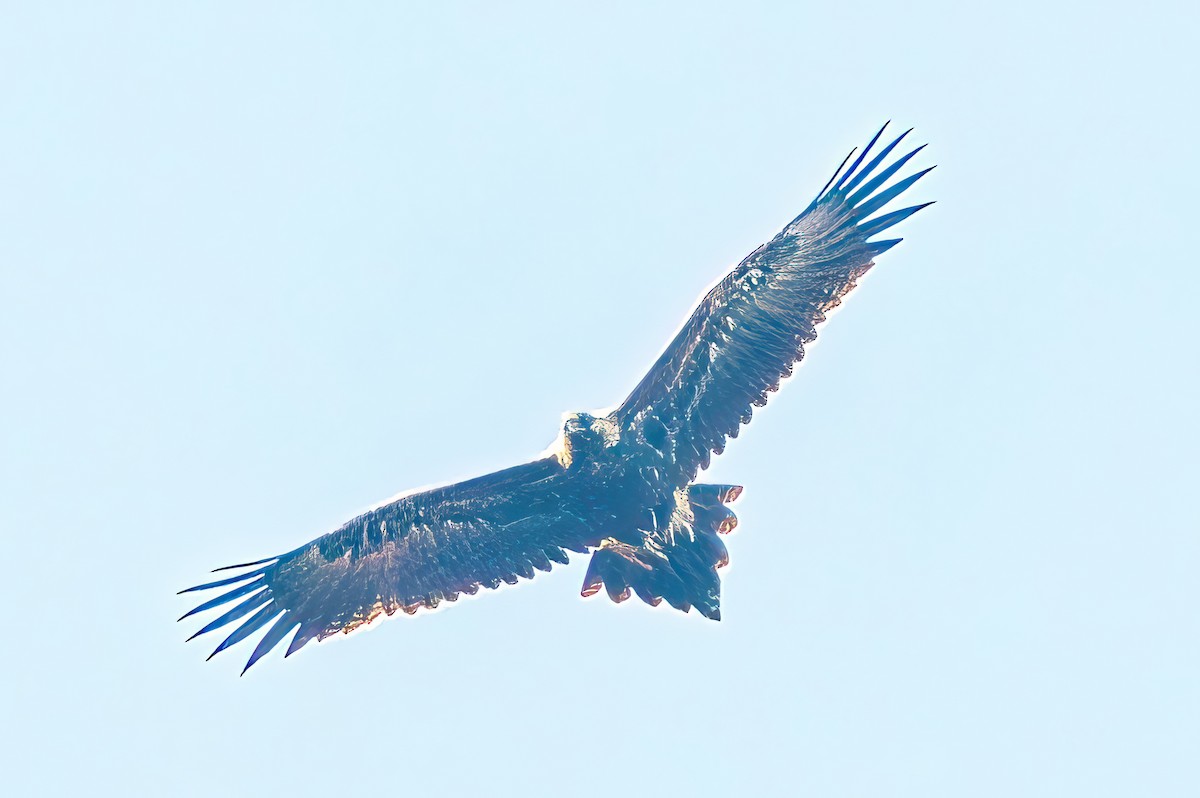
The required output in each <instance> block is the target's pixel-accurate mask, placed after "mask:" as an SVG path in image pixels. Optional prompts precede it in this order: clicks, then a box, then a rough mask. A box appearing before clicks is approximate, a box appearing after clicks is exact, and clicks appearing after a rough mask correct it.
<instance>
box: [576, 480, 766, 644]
mask: <svg viewBox="0 0 1200 798" xmlns="http://www.w3.org/2000/svg"><path fill="white" fill-rule="evenodd" d="M741 492H742V488H741V486H738V485H692V486H690V487H689V488H688V490H687V495H686V502H682V503H680V504H679V505H677V508H676V511H675V512H674V513H672V515H671V518H670V521H669V522H668V523H667V524H665V525H664V527H663V528H662V529H659V530H655V531H652V532H650V533H649V534H648V535H647V536H646V539H645V540H644V541H643V542H642V543H641V544H637V545H635V544H631V543H626V542H622V541H619V540H616V539H615V538H607V539H605V540H604V541H602V542H601V544H600V548H599V549H597V550H596V551H595V553H593V554H592V560H591V563H589V565H588V570H587V575H586V576H585V577H584V580H583V589H582V591H581V593H582V595H584V596H592V595H595V594H596V593H599V592H600V588H601V587H603V588H604V589H605V591H606V592H607V593H608V597H609V598H610V599H612V600H613V601H615V602H618V603H620V602H622V601H625V600H626V599H628V598H629V597H630V595H632V594H635V593H636V594H637V596H638V598H640V599H641V600H642V601H644V602H646V603H647V604H650V605H651V606H658V605H659V604H660V603H662V602H663V601H666V602H667V603H668V604H670V605H671V606H672V607H674V608H675V609H677V610H680V611H682V612H687V611H689V610H690V609H691V608H693V607H695V608H696V611H697V612H699V613H700V614H701V615H703V616H704V617H706V618H711V619H712V620H714V621H719V620H720V619H721V579H720V577H719V576H718V575H717V569H718V568H723V567H725V566H726V565H728V564H729V551H728V550H727V549H726V548H725V544H724V543H723V542H722V541H721V539H720V537H719V536H720V535H722V534H726V533H728V532H731V531H732V530H733V529H734V527H736V526H737V516H735V515H734V514H733V511H732V510H730V509H729V508H728V507H726V506H725V503H726V502H731V501H733V500H734V499H736V498H737V497H738V496H739V495H740V494H741Z"/></svg>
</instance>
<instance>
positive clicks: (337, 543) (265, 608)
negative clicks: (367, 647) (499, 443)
mask: <svg viewBox="0 0 1200 798" xmlns="http://www.w3.org/2000/svg"><path fill="white" fill-rule="evenodd" d="M885 127H886V126H885ZM882 132H883V131H882V130H881V131H880V133H879V134H876V136H875V138H874V139H872V141H871V143H870V144H868V145H867V147H866V149H864V151H863V153H862V154H861V155H860V156H859V157H858V160H856V161H855V163H854V164H853V165H852V166H851V167H850V169H849V170H847V171H846V173H845V174H844V175H842V176H841V178H840V180H839V179H838V176H839V175H840V174H841V168H839V170H838V172H837V173H835V174H834V177H833V178H832V179H831V180H830V182H829V183H828V184H827V185H826V187H825V189H823V190H822V192H821V193H820V194H819V195H818V197H817V199H816V200H814V201H813V203H812V204H811V205H810V206H809V208H808V209H806V210H805V212H804V213H802V214H801V215H800V216H799V217H797V218H796V219H795V220H793V221H792V222H791V224H789V225H788V226H787V227H785V228H784V230H783V231H782V232H780V233H779V235H777V236H776V237H775V238H774V239H772V240H771V241H770V242H768V243H767V244H764V245H763V246H762V247H759V248H758V249H757V250H755V251H754V252H753V253H751V254H750V255H749V256H748V257H747V258H746V259H745V260H743V261H742V262H741V263H740V264H739V265H738V266H737V267H736V268H735V269H734V270H733V271H732V272H730V273H729V274H728V275H727V276H726V277H725V278H724V279H723V280H721V281H720V282H719V283H718V284H717V285H716V286H715V287H714V288H713V289H712V290H711V291H709V292H708V294H707V295H706V296H705V297H704V298H703V299H702V300H701V302H700V305H699V307H697V309H696V310H695V312H694V313H693V314H692V316H691V317H690V318H689V320H688V321H687V323H686V324H685V325H684V326H683V328H682V329H681V330H680V332H679V333H678V335H677V336H676V337H675V339H674V340H673V341H672V342H671V343H670V344H669V345H668V347H667V349H666V351H665V352H664V353H663V355H662V357H660V358H659V360H658V361H657V362H656V363H655V364H654V366H653V367H652V368H651V369H650V372H649V373H648V374H647V375H646V376H645V378H644V379H643V380H642V381H641V382H640V383H639V384H638V386H637V387H636V388H635V389H634V390H633V392H632V393H631V394H630V395H629V397H628V398H627V399H626V400H625V401H624V402H623V403H622V404H621V405H620V406H619V407H618V408H617V409H616V410H614V411H613V412H612V413H609V414H608V415H605V416H601V417H595V416H591V415H588V414H586V413H576V414H573V415H570V416H568V417H567V420H566V423H565V424H564V426H563V430H562V435H561V438H560V445H559V447H558V448H557V450H556V451H553V452H552V453H550V454H549V455H548V456H547V457H545V458H543V459H540V460H535V461H533V462H530V463H525V464H524V465H519V466H515V467H513V468H509V469H506V470H504V471H499V472H496V473H494V474H489V475H487V476H483V477H479V478H477V479H472V480H468V481H466V482H461V483H458V484H455V485H449V486H446V487H441V488H434V489H432V490H427V491H423V492H420V493H414V494H412V495H408V496H404V497H402V498H399V499H396V500H393V501H391V502H389V503H387V504H384V505H382V506H380V507H377V508H376V509H374V510H371V511H369V512H367V513H365V514H363V515H361V516H359V517H358V518H355V519H354V520H352V521H350V522H349V523H347V524H345V525H344V526H343V527H341V528H340V529H338V530H336V531H334V532H331V533H329V534H328V535H324V536H323V537H320V538H317V539H316V540H314V541H311V542H310V543H307V544H305V545H304V546H301V547H300V548H298V549H295V550H294V551H291V552H288V553H287V554H283V555H280V556H278V557H273V558H269V559H267V560H262V561H260V562H256V563H248V564H246V565H244V566H231V567H233V568H246V569H249V570H244V571H242V572H241V573H239V574H238V575H237V576H233V577H230V578H227V579H221V580H218V581H216V582H211V583H208V584H206V585H199V586H197V587H195V588H190V589H189V590H205V589H209V588H216V587H226V586H229V587H230V589H229V590H228V591H227V592H225V593H223V594H222V595H220V596H218V597H217V598H215V599H213V600H211V601H209V602H206V603H205V604H202V605H201V606H199V607H197V608H196V609H194V610H192V611H191V612H189V613H188V615H191V614H193V613H196V612H201V611H203V610H208V609H212V608H214V607H217V606H221V605H223V604H226V603H228V602H231V601H234V600H235V599H243V600H242V601H241V603H239V604H237V605H236V606H235V607H234V608H233V609H232V610H229V611H227V612H225V613H224V614H223V615H221V616H220V617H218V618H216V619H214V620H213V621H212V622H210V623H209V624H208V625H206V626H205V627H204V628H203V629H201V630H200V631H199V632H197V633H196V634H197V635H199V634H203V633H205V632H208V631H211V630H213V629H217V628H220V627H222V626H225V625H226V624H229V623H232V622H233V621H238V620H242V619H243V618H245V620H244V621H242V623H241V625H240V626H239V627H238V628H237V629H236V630H235V631H234V632H233V634H231V635H230V636H229V637H228V638H227V639H226V640H225V641H224V642H223V643H222V644H221V645H220V646H219V647H218V648H217V650H216V651H214V652H213V653H214V654H216V653H217V652H219V651H221V650H223V649H225V648H227V647H228V646H230V645H233V644H234V643H237V642H239V641H241V640H243V639H245V638H246V637H248V636H249V635H250V634H252V633H254V632H255V631H257V630H259V629H261V628H263V627H264V626H266V625H267V624H268V623H269V622H270V621H272V620H273V619H276V618H278V619H277V620H275V623H274V625H272V626H271V627H270V629H269V630H268V631H267V633H266V635H264V637H263V638H262V640H261V641H260V642H259V644H258V646H257V647H256V648H255V650H254V652H253V654H252V655H251V657H250V660H249V662H248V663H247V665H246V668H249V667H250V666H251V665H253V664H254V662H256V661H257V660H258V659H259V658H260V657H261V656H262V655H263V654H265V653H266V652H267V651H269V650H270V649H271V648H273V647H274V646H275V645H277V644H278V643H279V642H280V641H282V640H283V638H284V637H286V636H287V635H288V634H289V633H291V632H292V631H293V630H296V629H297V627H298V630H297V631H296V635H295V637H294V638H293V640H292V642H291V645H290V646H289V647H288V650H287V653H288V654H290V653H292V652H293V651H296V650H297V649H299V648H300V647H302V646H303V645H304V644H305V643H307V642H308V641H309V640H311V639H312V638H314V637H316V638H318V639H321V638H324V637H327V636H328V635H331V634H334V633H336V632H339V631H340V632H350V631H351V630H353V629H355V628H356V627H358V626H360V625H362V624H364V623H369V622H370V621H371V620H373V619H374V618H375V617H377V616H378V615H380V614H386V615H392V614H393V613H394V612H395V611H396V610H404V611H406V612H409V613H412V612H415V611H416V610H417V609H418V608H420V607H436V606H437V605H438V604H439V603H441V602H443V601H454V600H455V599H457V598H458V596H459V595H460V594H462V593H467V594H474V593H475V592H477V591H478V589H479V587H480V586H483V587H488V588H495V587H498V586H499V585H500V583H501V582H507V583H509V584H514V583H516V582H517V580H518V578H520V577H525V578H532V577H533V575H534V573H535V572H536V571H537V570H543V571H548V570H550V568H551V566H552V563H555V562H558V563H565V562H567V555H566V553H565V551H576V552H583V553H586V552H592V560H591V564H590V566H589V568H588V571H587V575H586V577H585V579H584V586H583V594H584V595H585V596H586V595H591V594H593V593H595V592H597V591H599V589H600V587H601V586H602V585H603V586H604V587H605V588H606V589H607V592H608V594H609V596H610V597H611V598H612V599H613V600H614V601H623V600H624V599H626V598H628V597H629V595H630V594H631V591H632V592H636V593H637V594H638V596H639V597H640V598H642V599H643V600H645V601H647V602H649V603H652V604H658V603H659V602H660V601H663V600H665V601H667V602H668V603H669V604H670V605H671V606H673V607H676V608H677V609H680V610H684V611H687V610H688V609H690V608H691V607H695V608H696V609H697V610H698V611H699V612H700V613H701V614H703V615H704V616H706V617H708V618H713V619H719V618H720V580H719V578H718V576H717V573H716V571H717V568H719V567H721V566H722V565H725V564H726V563H727V562H728V556H727V553H726V550H725V546H724V544H723V543H722V542H721V540H720V539H719V537H718V533H721V532H728V531H729V530H731V529H732V528H733V527H734V526H735V525H736V519H735V518H734V516H733V513H732V512H730V511H729V510H728V509H727V508H726V506H725V504H726V503H727V502H730V501H732V500H733V499H735V498H737V495H738V494H739V493H740V492H741V488H740V487H736V486H727V485H704V484H697V483H695V482H694V480H695V478H696V475H697V473H698V472H699V471H700V470H701V469H703V468H705V467H707V466H708V464H709V459H710V457H711V455H712V454H714V453H715V454H720V453H721V452H722V451H723V449H724V446H725V442H726V439H727V438H728V437H736V435H737V433H738V429H739V428H740V426H741V425H742V424H746V423H749V421H750V418H751V414H752V411H753V407H754V406H761V405H763V404H765V403H766V400H767V395H768V393H769V392H771V391H774V390H776V389H777V388H778V387H779V383H780V380H781V379H782V378H784V377H786V376H789V375H790V374H791V373H792V367H793V364H794V363H796V362H797V361H799V360H800V359H801V358H802V357H803V356H804V346H805V344H807V343H809V342H810V341H812V340H813V339H814V338H815V337H816V326H817V325H818V324H819V323H821V322H822V321H824V320H825V315H826V313H828V312H829V311H830V310H831V309H833V308H834V307H836V306H837V305H838V304H840V302H841V299H842V297H844V296H845V295H846V294H847V293H848V292H849V291H850V290H852V289H853V288H854V286H855V281H856V280H857V279H858V278H859V277H861V276H862V275H863V274H864V273H865V272H866V271H867V270H868V269H869V268H870V267H871V266H872V265H873V258H874V257H875V256H876V255H878V254H880V253H881V252H884V251H886V250H887V249H890V248H891V247H892V246H894V245H895V244H896V243H898V242H899V240H898V239H895V240H890V241H878V242H872V241H869V240H868V239H869V238H870V237H871V236H872V235H874V234H876V233H878V232H880V231H882V230H884V229H886V228H888V227H890V226H891V225H893V224H895V223H896V222H899V221H900V220H902V219H904V218H906V217H907V216H909V215H911V214H912V213H914V212H915V211H916V210H919V209H920V208H922V207H924V206H923V205H921V206H913V207H910V208H905V209H903V210H900V211H896V212H893V213H889V214H885V215H883V216H879V217H876V218H868V217H870V216H871V214H872V213H874V212H875V211H877V210H879V209H880V208H882V207H883V205H885V204H886V203H887V202H888V201H890V200H891V199H893V198H895V197H896V196H897V195H899V194H900V193H901V192H903V191H904V190H905V189H907V188H908V187H909V186H911V185H912V184H913V183H914V182H916V180H917V179H919V178H920V177H921V176H922V175H924V174H925V173H926V172H928V171H929V170H928V169H926V170H924V171H922V172H918V173H917V174H915V175H912V176H911V177H908V178H906V179H904V180H901V181H899V182H897V183H896V184H894V185H892V186H890V187H888V188H886V189H884V190H882V191H880V190H879V189H880V188H881V187H882V186H883V184H884V183H885V182H886V180H887V179H888V178H890V177H891V176H892V175H893V174H894V173H895V172H896V170H898V169H899V168H900V167H901V166H903V164H904V163H906V162H907V161H908V159H909V158H911V157H912V156H913V155H915V154H916V152H917V151H919V150H920V149H921V148H917V150H914V151H913V152H910V153H909V154H908V155H905V156H904V157H902V158H900V159H898V160H897V161H895V162H894V163H892V164H891V165H889V166H888V167H886V168H884V169H882V170H881V171H879V172H878V173H877V174H876V172H875V170H876V168H877V167H879V166H880V164H881V163H882V161H883V160H884V158H886V156H887V155H888V154H889V153H890V152H891V151H892V149H893V148H894V147H895V146H896V145H897V144H898V143H899V141H900V140H901V139H903V138H904V135H901V136H900V137H899V138H897V139H896V140H895V141H893V142H892V143H891V144H889V145H888V146H887V147H885V148H884V149H883V150H882V151H881V152H880V153H879V155H877V156H875V158H874V159H873V160H872V161H871V162H870V163H867V164H866V165H865V166H863V161H864V159H865V157H866V155H867V154H868V153H869V151H870V150H871V148H872V147H873V146H874V144H875V143H876V142H877V141H878V139H879V136H880V134H881V133H882ZM905 135H906V134H905ZM851 154H852V155H853V153H851ZM848 160H849V156H848V157H847V161H848ZM842 165H843V166H845V162H843V164H842ZM860 166H862V168H861V169H860V168H859V167H860ZM835 180H836V181H837V183H836V184H835V183H834V181H835ZM222 570H223V569H222ZM185 592H188V591H185ZM243 597H245V598H243ZM247 616H248V617H247ZM184 617H187V615H185V616H184ZM193 636H195V635H193ZM243 672H244V671H243Z"/></svg>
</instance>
